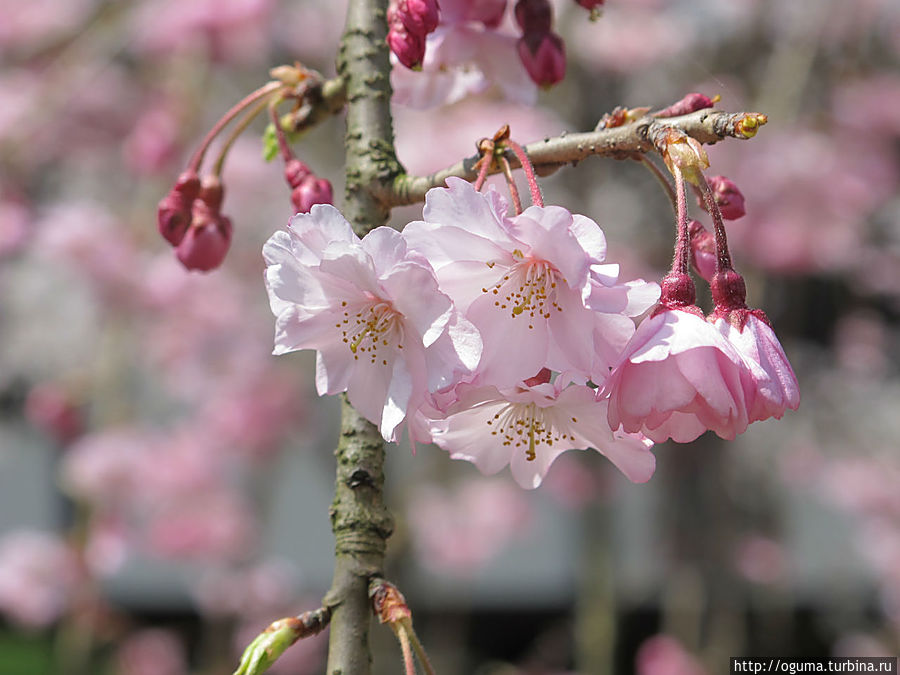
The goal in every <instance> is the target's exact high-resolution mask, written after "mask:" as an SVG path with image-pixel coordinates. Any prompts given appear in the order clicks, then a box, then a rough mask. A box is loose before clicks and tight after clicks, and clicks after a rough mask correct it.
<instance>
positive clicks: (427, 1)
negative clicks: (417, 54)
mask: <svg viewBox="0 0 900 675" xmlns="http://www.w3.org/2000/svg"><path fill="white" fill-rule="evenodd" d="M396 17H397V18H398V19H399V20H400V21H401V22H402V23H403V26H404V27H405V28H406V30H408V31H409V32H410V33H413V34H416V35H421V36H425V35H428V33H431V32H432V31H433V30H434V29H435V28H437V27H438V22H439V21H440V13H439V11H438V3H437V2H436V0H399V2H398V3H397V9H396Z"/></svg>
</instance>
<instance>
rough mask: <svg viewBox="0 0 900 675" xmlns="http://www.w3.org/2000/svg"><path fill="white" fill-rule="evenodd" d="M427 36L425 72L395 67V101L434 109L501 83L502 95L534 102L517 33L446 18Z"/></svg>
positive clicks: (532, 88) (534, 92) (533, 94)
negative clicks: (521, 58)
mask: <svg viewBox="0 0 900 675" xmlns="http://www.w3.org/2000/svg"><path fill="white" fill-rule="evenodd" d="M443 7H444V5H443V3H442V4H441V11H442V20H441V25H440V26H439V27H438V29H437V30H436V31H434V32H433V33H430V34H429V35H428V37H427V38H426V41H425V58H424V60H423V61H422V69H421V71H418V72H414V71H411V70H409V69H408V68H405V67H397V66H395V67H394V68H393V69H392V71H391V84H392V86H393V89H394V96H393V99H392V100H393V102H394V103H398V104H401V105H405V106H410V107H413V108H433V107H435V106H440V105H445V104H449V103H454V102H456V101H459V100H460V99H462V98H465V97H466V96H471V95H473V94H479V93H482V92H484V91H486V90H488V89H490V88H492V87H497V88H499V89H500V91H501V92H502V94H503V97H504V98H506V99H508V100H510V101H515V102H517V103H522V104H528V105H531V104H533V103H534V102H535V101H536V100H537V88H536V86H535V85H534V83H533V82H532V81H531V78H530V77H529V76H528V72H527V71H526V70H525V67H524V66H523V65H522V62H521V61H520V59H519V55H518V51H517V47H516V42H517V41H516V37H515V36H513V35H511V34H506V33H501V32H498V31H495V30H491V29H488V28H485V26H484V25H482V24H480V23H454V24H450V25H447V22H446V21H445V20H444V19H443V13H444V9H443Z"/></svg>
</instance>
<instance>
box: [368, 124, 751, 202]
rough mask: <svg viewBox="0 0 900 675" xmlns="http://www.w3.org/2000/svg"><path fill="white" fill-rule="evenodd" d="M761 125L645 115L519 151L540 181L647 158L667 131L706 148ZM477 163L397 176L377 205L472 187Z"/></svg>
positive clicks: (515, 165) (472, 160) (512, 158)
mask: <svg viewBox="0 0 900 675" xmlns="http://www.w3.org/2000/svg"><path fill="white" fill-rule="evenodd" d="M766 121H767V118H766V116H765V115H762V114H760V113H754V112H738V113H728V112H722V111H721V110H713V109H708V110H698V111H697V112H694V113H691V114H689V115H682V116H681V117H667V118H662V119H656V118H654V117H651V116H649V115H645V116H644V117H641V118H640V119H638V120H635V121H634V122H630V123H628V124H623V125H622V126H617V127H610V128H608V129H598V130H596V131H588V132H584V133H575V134H560V135H559V136H554V137H552V138H545V139H544V140H542V141H537V142H535V143H529V144H528V145H526V146H525V147H524V150H525V152H526V153H527V154H528V157H529V158H530V159H531V161H532V163H533V164H534V168H535V171H536V172H537V173H538V174H539V175H542V176H543V175H548V174H550V173H553V172H554V171H555V170H557V169H558V168H560V167H561V166H564V165H565V164H571V163H577V162H580V161H581V160H583V159H586V158H587V157H591V156H593V155H600V156H604V157H612V158H614V159H627V158H630V157H633V156H634V155H635V154H643V153H647V152H653V151H654V150H656V145H655V142H654V141H655V139H657V138H659V137H661V136H662V135H664V134H666V132H667V131H669V130H670V129H672V128H673V127H674V128H676V129H679V130H680V131H682V132H684V133H685V134H687V135H688V136H690V137H691V138H694V139H695V140H697V141H698V142H700V143H704V144H708V145H711V144H713V143H717V142H718V141H721V140H724V139H726V138H738V139H748V138H752V137H753V136H754V135H755V134H756V131H757V130H758V129H759V127H760V126H761V125H763V124H765V123H766ZM480 158H481V154H480V153H479V154H477V155H474V156H472V157H467V158H466V159H464V160H462V161H461V162H457V163H456V164H454V165H453V166H449V167H447V168H445V169H441V170H440V171H437V172H435V173H433V174H431V175H429V176H411V175H403V176H398V177H397V178H396V179H394V180H393V181H392V183H390V184H388V185H387V186H385V187H384V188H383V189H382V191H381V192H380V193H379V199H380V201H381V202H382V203H384V204H386V205H389V206H401V205H404V204H415V203H416V202H421V201H422V200H423V199H424V198H425V193H426V192H428V190H430V189H431V188H433V187H438V186H442V185H444V184H445V181H446V180H447V178H449V177H450V176H458V177H459V178H463V179H465V180H468V181H473V180H475V178H476V177H477V169H476V164H477V163H478V161H479V159H480ZM507 159H508V160H509V163H510V166H511V167H512V168H513V169H516V168H520V167H521V164H520V162H519V160H518V158H516V156H515V154H514V153H513V152H512V151H511V150H510V152H509V154H508V156H507ZM501 170H502V169H501V168H500V167H499V166H497V167H492V169H491V172H492V173H498V172H499V171H501Z"/></svg>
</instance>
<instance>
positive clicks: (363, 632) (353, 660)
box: [326, 0, 401, 675]
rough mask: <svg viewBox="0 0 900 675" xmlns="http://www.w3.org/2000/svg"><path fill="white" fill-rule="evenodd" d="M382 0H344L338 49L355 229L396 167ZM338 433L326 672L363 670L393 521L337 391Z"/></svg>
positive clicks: (370, 217)
mask: <svg viewBox="0 0 900 675" xmlns="http://www.w3.org/2000/svg"><path fill="white" fill-rule="evenodd" d="M386 36H387V0H351V1H350V4H349V7H348V9H347V24H346V27H345V29H344V36H343V38H342V39H341V46H340V52H339V55H338V72H339V73H340V75H341V76H342V77H343V79H344V81H345V82H346V86H347V102H348V106H347V135H346V141H345V149H346V178H347V188H346V193H345V203H344V208H343V212H344V215H345V216H346V217H347V219H348V220H349V221H350V222H351V223H353V227H354V229H355V231H356V232H357V234H359V235H360V236H362V235H364V234H365V233H366V232H368V231H369V230H371V229H372V228H374V227H377V226H379V225H382V224H383V223H384V222H385V221H386V220H387V218H388V216H389V215H390V207H389V206H388V205H387V204H386V203H385V202H384V201H383V200H382V199H380V197H379V195H380V194H381V193H382V192H383V191H384V189H385V187H386V186H388V185H389V184H390V182H391V181H392V180H393V178H394V177H395V176H396V175H397V174H399V173H400V170H401V169H400V166H399V164H398V163H397V159H396V156H395V154H394V134H393V127H392V120H391V114H390V100H391V85H390V68H391V66H390V59H389V55H388V47H387V42H386V40H385V38H386ZM341 405H342V413H341V437H340V442H339V444H338V447H337V449H336V450H335V456H336V458H337V476H336V479H335V496H334V502H333V503H332V506H331V527H332V530H333V532H334V537H335V568H334V579H333V582H332V587H331V590H330V591H329V592H328V595H327V597H326V603H327V605H328V606H329V607H331V608H333V615H332V619H331V634H330V638H329V646H328V669H327V672H328V673H329V675H368V673H369V672H370V666H371V663H370V661H371V656H370V654H369V624H370V620H371V608H370V606H369V598H368V585H369V578H370V577H371V576H373V575H375V574H380V573H381V568H382V566H383V564H384V551H385V546H386V541H387V538H388V537H389V536H390V534H391V531H392V529H393V521H392V518H391V515H390V513H389V512H388V510H387V509H386V508H385V506H384V502H383V493H382V492H383V486H384V442H383V441H382V439H381V435H380V434H379V433H378V429H377V428H376V427H375V426H374V425H373V424H371V423H370V422H368V421H366V420H365V419H363V417H362V416H361V415H360V414H359V413H358V412H357V411H356V410H354V409H353V408H352V407H351V406H350V403H349V402H348V401H347V398H346V396H344V397H343V398H342V403H341Z"/></svg>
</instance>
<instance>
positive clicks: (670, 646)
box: [635, 634, 707, 675]
mask: <svg viewBox="0 0 900 675" xmlns="http://www.w3.org/2000/svg"><path fill="white" fill-rule="evenodd" d="M635 661H636V663H635V672H636V673H637V675H707V671H706V669H705V668H704V667H703V665H702V664H701V663H700V662H699V661H698V660H697V658H696V657H694V656H693V655H692V654H691V653H690V652H688V651H687V649H685V648H684V645H682V644H681V643H680V642H679V641H678V640H676V639H675V638H673V637H669V636H668V635H662V634H661V635H654V636H653V637H651V638H649V639H647V640H646V641H645V642H644V643H643V644H642V645H641V646H640V648H639V649H638V653H637V656H636V657H635Z"/></svg>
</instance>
